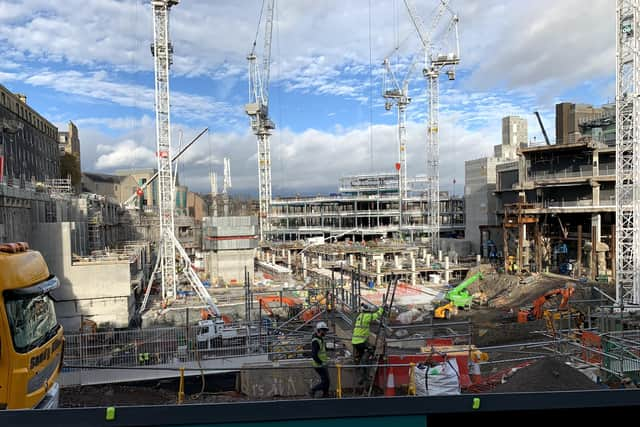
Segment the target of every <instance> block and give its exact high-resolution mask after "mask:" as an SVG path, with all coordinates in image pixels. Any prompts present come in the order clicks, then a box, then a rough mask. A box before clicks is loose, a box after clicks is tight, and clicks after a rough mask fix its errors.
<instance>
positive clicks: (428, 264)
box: [425, 254, 431, 268]
mask: <svg viewBox="0 0 640 427" xmlns="http://www.w3.org/2000/svg"><path fill="white" fill-rule="evenodd" d="M425 263H426V264H427V268H431V254H427V256H426V257H425Z"/></svg>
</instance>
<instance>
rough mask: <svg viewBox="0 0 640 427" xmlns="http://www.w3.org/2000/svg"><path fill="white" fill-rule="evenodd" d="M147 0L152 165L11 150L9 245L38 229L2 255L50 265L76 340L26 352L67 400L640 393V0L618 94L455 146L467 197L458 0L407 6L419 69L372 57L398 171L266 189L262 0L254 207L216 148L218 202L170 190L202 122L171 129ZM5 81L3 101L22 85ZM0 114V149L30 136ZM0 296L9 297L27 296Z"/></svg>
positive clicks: (620, 57)
mask: <svg viewBox="0 0 640 427" xmlns="http://www.w3.org/2000/svg"><path fill="white" fill-rule="evenodd" d="M149 3H150V4H149V5H148V8H147V9H146V12H145V13H147V14H148V15H149V16H150V17H151V16H152V18H153V44H152V45H151V53H152V55H153V61H154V71H155V73H154V75H155V104H154V105H155V121H156V123H155V124H156V160H157V166H156V167H155V168H153V169H144V168H140V169H131V170H122V171H117V172H115V173H114V174H98V173H83V174H82V180H81V181H80V182H77V183H75V184H74V183H73V182H72V179H71V178H69V179H52V178H47V177H35V176H34V177H33V178H32V179H31V181H29V180H28V179H26V175H25V174H22V175H19V174H16V173H13V172H12V171H13V168H14V167H15V168H18V167H19V165H17V164H16V166H13V165H11V164H10V158H9V157H10V155H11V151H10V149H9V148H4V151H3V154H4V155H5V156H6V157H7V162H6V165H7V169H6V171H7V176H6V177H4V175H2V174H0V175H1V176H0V178H4V179H1V180H0V184H1V185H0V241H5V242H27V243H24V244H23V243H15V244H14V243H12V244H8V245H3V246H0V253H6V254H9V253H20V252H21V251H22V252H24V251H25V250H27V249H29V248H30V249H32V250H35V251H38V252H39V253H40V254H41V255H42V257H43V259H44V261H45V262H46V264H47V266H48V271H49V272H50V275H51V277H53V276H56V277H57V279H56V281H57V282H58V286H57V287H54V288H51V289H53V290H51V291H50V294H51V301H52V302H51V306H52V307H53V306H55V314H56V318H57V323H56V324H57V325H59V326H60V329H59V331H62V330H63V332H62V333H63V337H64V345H63V346H62V348H61V349H60V350H58V347H59V345H58V344H56V343H54V344H53V345H52V346H51V347H50V348H49V347H47V349H46V351H40V352H39V355H38V356H32V358H31V359H30V360H31V361H30V364H31V369H33V367H34V366H36V367H37V366H38V363H41V362H42V361H44V360H45V359H47V358H49V357H51V358H50V359H49V360H50V362H49V361H47V362H46V363H43V364H42V365H41V366H42V368H37V370H38V372H36V374H35V376H34V377H33V378H34V379H38V381H40V378H44V377H43V375H45V374H46V375H47V377H46V378H54V377H53V376H51V377H50V375H54V374H53V372H54V371H56V369H57V370H58V371H57V372H58V373H57V377H56V378H55V382H56V383H57V384H59V386H60V394H59V403H58V407H60V408H91V407H101V408H102V407H106V408H107V418H106V419H107V421H109V420H110V418H109V417H110V416H111V415H109V414H110V412H109V411H113V412H112V414H115V411H116V409H115V408H120V407H127V406H147V405H152V406H153V405H155V406H167V405H187V404H196V403H200V404H219V403H248V402H253V403H256V404H258V403H257V402H267V401H271V400H277V401H286V400H294V401H301V400H304V401H307V400H311V399H318V398H319V395H318V394H316V393H315V391H316V390H318V391H319V390H320V389H318V388H317V387H321V386H322V384H324V379H323V378H324V377H322V375H323V374H321V373H320V371H321V370H322V369H326V371H327V372H328V384H329V385H328V386H327V387H328V390H323V396H322V397H324V398H326V399H329V400H330V401H333V400H334V399H335V401H339V400H340V399H347V398H353V399H355V398H358V399H360V398H365V399H369V398H374V397H378V398H381V399H383V398H392V397H395V398H399V397H400V396H406V397H408V398H415V399H417V398H419V397H432V396H447V397H451V398H452V399H454V398H455V397H454V396H459V395H462V396H474V400H473V405H474V407H473V409H478V408H476V407H475V405H476V400H475V399H478V400H477V405H478V407H479V405H480V403H479V402H480V400H479V396H485V395H486V394H487V393H532V392H545V393H551V392H558V391H563V392H565V391H566V392H572V391H576V392H577V391H580V392H583V391H584V392H587V391H594V392H595V391H598V392H605V391H608V392H611V393H614V391H613V390H614V389H615V390H619V389H637V388H638V387H639V386H640V314H639V313H640V311H639V310H640V275H639V274H637V272H638V271H640V226H639V225H638V221H639V220H640V203H639V200H638V198H639V197H640V191H637V190H638V185H640V184H638V182H640V169H638V167H637V165H638V164H640V161H639V159H638V156H636V155H635V154H636V151H638V150H636V148H637V147H636V144H635V140H636V139H638V135H640V118H638V115H637V114H636V111H638V110H640V93H638V91H639V90H640V89H639V88H640V81H638V76H640V73H638V72H637V71H639V70H640V63H637V62H638V61H639V59H638V58H640V57H639V56H638V40H639V38H638V37H639V34H640V33H638V34H637V33H636V30H637V31H640V12H639V11H640V2H638V1H637V0H619V1H617V2H616V3H617V19H618V21H617V23H616V29H617V30H616V31H617V39H616V40H617V46H616V49H617V64H616V67H617V68H616V79H617V80H616V84H617V92H616V94H617V95H616V99H615V102H613V103H610V104H605V105H604V106H602V107H601V108H597V107H592V106H587V105H583V104H574V103H569V102H563V103H559V104H557V105H556V108H555V113H556V116H555V118H556V123H555V126H556V132H555V135H556V140H555V141H551V140H550V138H549V137H548V135H547V131H546V129H545V127H544V123H543V120H542V119H541V115H540V114H539V113H538V112H536V113H535V115H536V117H537V121H538V125H539V128H540V130H541V132H542V133H543V134H544V138H545V141H543V142H542V143H532V142H531V141H530V140H529V139H528V136H527V135H528V134H527V121H526V119H523V118H521V117H517V116H505V117H504V118H503V119H502V123H501V125H502V141H501V143H500V144H498V145H496V146H495V147H494V152H493V153H492V154H489V153H487V154H489V155H488V156H487V157H483V158H480V159H461V160H460V161H461V162H462V161H463V160H464V166H465V191H464V195H463V196H459V195H455V193H454V192H453V191H444V190H443V189H442V187H443V186H442V185H441V183H440V175H441V170H440V160H439V156H440V152H441V151H442V150H445V149H446V148H445V147H444V146H443V147H442V148H441V147H440V145H441V144H440V135H439V127H440V126H441V124H440V123H439V120H440V118H439V115H440V114H439V108H440V106H439V102H440V101H439V97H440V91H441V90H444V89H441V88H440V86H441V85H442V86H443V87H444V86H446V85H447V83H448V82H451V81H453V80H455V79H456V70H457V68H458V67H459V65H460V63H461V61H462V60H463V58H461V53H460V52H461V51H460V40H459V36H458V25H459V18H458V15H457V14H456V13H455V11H454V10H453V9H452V7H453V6H452V5H451V4H450V2H449V1H448V0H440V1H439V2H435V3H434V4H435V5H436V6H435V9H434V11H433V15H432V16H424V17H423V16H421V15H420V14H419V13H418V11H417V10H416V8H415V6H414V5H413V2H412V1H410V0H404V1H403V2H401V9H402V13H403V15H402V19H407V20H408V21H409V22H410V24H411V26H412V29H413V32H414V34H412V37H417V40H418V42H419V44H420V46H421V49H422V51H421V55H417V57H418V58H417V59H414V60H413V62H414V63H412V64H403V65H397V66H396V65H394V64H392V61H391V59H389V58H387V59H385V61H384V63H383V64H382V67H383V70H382V73H383V75H384V82H383V88H382V102H383V103H384V107H385V108H386V110H387V111H392V110H393V112H394V114H397V152H396V153H393V157H394V163H395V164H394V165H393V166H394V168H393V170H387V171H380V172H371V173H352V172H351V171H347V173H345V174H344V175H343V176H340V177H338V179H337V181H338V189H337V192H336V193H330V194H326V195H322V194H318V195H315V196H301V195H296V196H286V195H285V196H277V197H274V196H272V176H271V174H272V170H271V169H272V160H271V147H270V138H271V136H272V134H273V133H274V132H275V128H276V123H274V121H273V120H272V118H271V116H270V109H269V84H270V67H271V64H270V57H271V50H272V48H271V43H272V37H273V26H274V20H276V13H275V10H276V5H275V3H276V0H264V1H263V2H262V6H261V11H260V20H259V23H258V28H257V30H256V38H255V40H253V43H252V44H250V46H252V48H251V50H250V52H249V54H248V55H247V57H246V58H247V60H248V63H249V87H250V90H249V93H250V99H249V100H248V102H247V103H246V105H245V106H244V112H245V113H246V115H247V116H248V118H249V123H250V129H251V132H252V133H253V134H254V135H255V137H256V140H257V167H258V168H257V175H258V189H257V190H258V191H257V196H258V197H257V199H256V200H251V199H246V200H245V199H242V198H240V197H234V195H233V194H232V193H231V189H232V183H231V179H232V176H231V166H230V161H229V159H228V158H226V157H225V158H224V161H223V165H224V173H223V189H222V191H218V187H219V185H218V177H217V175H216V174H215V173H211V174H210V176H209V177H208V180H209V181H210V185H211V191H210V193H209V194H207V195H199V194H197V193H193V192H191V191H190V190H189V188H188V187H187V186H186V185H185V184H181V183H180V181H178V179H177V177H178V167H179V166H178V164H179V163H180V162H181V156H182V155H183V153H185V152H188V150H189V149H190V147H191V146H192V145H194V144H195V143H197V141H198V140H199V139H200V138H201V137H202V136H203V135H205V134H206V133H207V132H209V129H204V130H202V131H201V132H200V133H199V134H197V135H196V136H195V137H194V138H192V139H191V140H190V142H189V143H187V144H183V143H182V140H181V142H180V148H178V149H176V145H175V144H174V142H172V135H173V132H172V128H171V122H170V106H171V102H170V90H169V81H170V70H171V66H172V64H173V51H174V45H173V44H172V42H171V35H172V34H173V33H174V32H175V31H177V29H176V30H175V31H172V33H171V34H170V33H169V27H170V25H169V21H170V16H171V12H172V11H173V10H174V8H178V7H180V6H181V4H180V2H179V1H178V0H152V1H150V2H149ZM423 20H424V21H426V22H428V24H429V25H426V24H425V22H423ZM460 25H464V23H462V24H460ZM437 29H439V31H436V30H437ZM443 29H444V30H443ZM436 37H437V38H438V39H437V40H435V39H436ZM176 44H177V43H176ZM443 46H446V49H450V50H442V49H443ZM175 48H176V49H178V48H179V47H178V46H177V45H176V46H175ZM423 60H424V63H423V62H422V61H423ZM404 68H406V69H404ZM414 69H416V70H418V71H421V74H422V75H423V76H424V79H425V82H426V89H425V90H423V92H424V93H422V95H424V96H425V97H426V104H427V105H426V106H427V109H426V111H427V115H426V129H427V132H426V138H425V140H424V141H411V142H410V143H411V144H416V145H418V144H420V145H421V146H422V145H424V149H426V167H421V169H420V171H419V173H416V174H415V176H411V175H409V174H408V173H407V169H408V168H407V164H408V160H407V152H408V150H407V144H409V141H408V136H407V118H406V116H407V110H408V109H410V108H414V107H416V105H414V104H416V103H424V99H422V98H419V97H418V95H419V94H418V93H416V94H414V95H413V96H414V97H415V98H416V100H415V101H414V102H413V103H412V98H411V96H409V95H410V94H409V89H408V86H409V85H408V82H409V80H410V78H411V77H410V76H412V75H413V73H414ZM400 71H403V73H402V74H405V73H406V76H402V77H401V76H400V74H401V73H400ZM445 77H446V78H445ZM0 89H2V91H3V92H2V99H3V103H4V99H5V93H6V94H7V96H8V97H9V98H10V99H13V98H12V97H13V96H14V95H13V94H11V92H9V90H8V89H6V88H4V86H0ZM416 92H418V90H416ZM24 103H25V104H26V100H25V101H24ZM8 105H9V107H7V108H6V112H5V109H4V108H5V106H4V105H0V106H1V107H2V108H3V110H2V113H3V115H2V116H0V118H2V120H3V122H2V123H3V141H4V140H5V133H6V135H7V136H6V138H7V140H8V141H9V140H11V141H13V140H15V139H16V138H18V136H19V134H20V132H22V127H20V131H15V130H14V131H12V130H11V129H12V128H11V126H13V125H12V123H13V122H11V120H14V121H16V120H18V121H19V118H20V117H22V116H21V115H20V113H18V112H16V111H13V109H12V108H13V107H12V105H13V103H12V102H9V103H8ZM420 107H421V106H420ZM27 110H28V111H31V110H30V107H28V108H27ZM5 113H6V114H5ZM5 116H6V118H5ZM28 116H29V117H31V114H29V115H28ZM33 117H34V120H36V122H35V123H36V127H37V126H40V127H42V125H41V124H40V125H38V124H37V123H38V120H39V119H38V117H39V116H36V115H35V113H34V116H33ZM25 123H26V122H25ZM47 123H48V122H47ZM47 123H45V125H47ZM21 126H22V125H21ZM25 126H29V125H28V124H25ZM16 129H17V128H16ZM70 129H72V128H71V127H70ZM74 132H75V133H77V129H75V125H74V129H73V130H72V131H71V132H70V133H71V134H73V133H74ZM76 137H77V135H76ZM12 138H13V139H12ZM181 138H182V137H181ZM4 146H5V147H10V143H7V144H5V145H4ZM78 155H79V154H78ZM2 159H3V158H2V157H0V160H2ZM2 164H3V163H2V162H1V161H0V171H2V170H3V169H2ZM16 170H17V169H16ZM52 173H54V172H52ZM334 182H335V181H334ZM454 185H455V181H454ZM0 261H2V259H0ZM3 265H4V264H3ZM7 265H8V264H7ZM7 268H8V267H7ZM25 268H26V267H25ZM30 268H31V267H30ZM7 271H8V270H7ZM3 277H4V276H3V273H0V285H2V286H5V285H3V282H2V280H3ZM16 277H17V276H16ZM48 280H52V279H48ZM7 289H10V291H9V290H8V291H5V294H6V296H5V298H8V299H7V301H10V297H11V295H14V294H15V295H22V296H20V298H24V295H27V291H26V290H24V291H22V294H21V293H20V292H19V291H20V290H11V289H13V288H7ZM28 289H31V288H28ZM39 292H40V293H41V294H42V293H44V294H45V295H46V292H49V291H48V290H47V291H46V292H45V291H42V290H40V291H39ZM11 298H13V297H11ZM16 298H17V297H16ZM7 304H10V303H9V302H7ZM7 307H9V305H7ZM7 310H9V309H8V308H7ZM0 314H1V313H0ZM14 315H15V314H14ZM7 316H8V319H11V316H9V314H7ZM363 319H366V321H365V320H363ZM2 321H3V323H6V324H8V325H10V327H11V328H13V327H14V326H13V323H12V322H14V321H13V320H9V321H8V322H7V321H5V319H4V317H2ZM363 322H364V323H363ZM25 324H26V323H25ZM363 325H365V326H363ZM3 328H4V326H3ZM363 328H364V329H365V330H366V332H365V335H366V336H365V337H364V338H363V339H362V340H357V339H356V338H357V337H359V335H358V334H359V333H361V332H358V331H361V330H362V329H363ZM59 333H60V332H59ZM0 337H2V339H6V338H7V337H5V336H4V335H2V334H0ZM363 341H364V342H363ZM11 342H12V341H11V340H10V339H9V340H8V343H11ZM13 342H14V343H15V342H18V341H17V339H16V338H14V341H13ZM56 342H57V341H56ZM318 342H321V344H318ZM4 343H5V342H3V347H4ZM44 345H45V344H43V346H44ZM47 345H48V344H47ZM318 345H319V346H320V347H318ZM34 349H35V350H37V348H35V347H33V348H32V349H31V350H30V351H35V350H34ZM56 351H60V353H59V355H57V356H55V357H54V356H53V355H54V354H55V352H56ZM18 353H19V352H18ZM36 353H37V352H36ZM320 353H322V354H320ZM5 354H6V353H5ZM3 357H4V356H3ZM7 357H8V356H7ZM39 357H42V358H43V359H42V360H38V361H35V362H34V360H36V358H39ZM319 358H320V359H319ZM323 358H324V359H323ZM5 360H6V359H3V358H0V366H2V365H3V363H4V361H5ZM25 363H26V362H25ZM25 369H26V368H25ZM0 374H2V372H0ZM319 375H320V377H319ZM0 379H2V375H0ZM320 380H321V382H320V385H318V384H319V381H320ZM31 383H32V382H31V380H30V381H29V384H31ZM44 384H45V388H46V389H47V390H48V389H49V380H48V379H47V380H45V383H44ZM0 385H1V384H0ZM314 386H315V387H314ZM29 387H31V385H29ZM0 388H2V387H0ZM629 392H630V393H633V391H632V390H629ZM1 398H2V394H0V400H1ZM483 399H484V397H483ZM634 399H635V398H634ZM318 400H320V399H318ZM324 401H327V400H324ZM634 402H635V403H632V404H633V405H637V402H638V400H634ZM0 403H2V402H0ZM336 405H339V403H336ZM516 406H517V405H516ZM525 406H526V405H525ZM328 407H329V406H327V408H328ZM4 408H9V409H26V407H25V408H19V407H18V408H12V407H11V403H9V404H4V406H0V409H4ZM109 408H111V409H109ZM336 408H338V406H336ZM1 412H3V411H0V413H1ZM69 413H70V412H69ZM276 418H277V417H276ZM276 418H274V420H275V419H276ZM0 419H1V417H0ZM111 419H113V418H111ZM243 419H244V418H242V419H240V418H239V420H243ZM283 419H284V418H283ZM16 420H18V418H16V419H15V420H14V421H16ZM234 421H235V420H234ZM9 422H10V423H11V420H9ZM167 422H168V421H167ZM10 425H12V424H10ZM123 425H124V424H123ZM127 425H128V424H127ZM132 425H133V424H132ZM141 425H142V424H141Z"/></svg>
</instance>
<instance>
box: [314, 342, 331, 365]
mask: <svg viewBox="0 0 640 427" xmlns="http://www.w3.org/2000/svg"><path fill="white" fill-rule="evenodd" d="M314 341H317V342H318V345H319V346H320V348H319V350H318V359H320V360H321V361H322V364H319V363H318V362H316V361H315V360H313V359H311V363H312V365H313V367H314V368H319V367H320V366H322V365H326V364H327V361H328V360H329V356H327V346H326V345H325V342H324V339H323V338H320V337H319V336H316V335H314V336H313V338H312V339H311V343H312V344H313V342H314Z"/></svg>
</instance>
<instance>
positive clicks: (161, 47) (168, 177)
mask: <svg viewBox="0 0 640 427" xmlns="http://www.w3.org/2000/svg"><path fill="white" fill-rule="evenodd" d="M151 4H152V6H153V47H152V53H153V57H154V62H153V63H154V69H155V89H156V90H155V97H156V145H157V150H156V157H157V159H158V199H159V202H158V207H159V216H160V258H161V262H160V272H161V273H160V275H161V281H162V298H163V299H170V298H174V297H175V296H176V286H177V278H176V261H175V251H174V247H173V240H172V239H171V237H170V236H171V235H173V230H174V228H173V227H174V211H173V210H174V207H175V204H174V200H173V199H174V191H173V188H174V187H173V170H172V167H171V122H170V102H169V66H170V65H171V62H172V61H171V55H172V52H173V48H172V46H171V43H170V42H169V10H170V9H171V7H172V6H174V5H176V4H178V1H176V0H153V1H152V2H151Z"/></svg>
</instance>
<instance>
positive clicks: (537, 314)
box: [518, 286, 575, 323]
mask: <svg viewBox="0 0 640 427" xmlns="http://www.w3.org/2000/svg"><path fill="white" fill-rule="evenodd" d="M574 292H575V287H573V286H567V287H566V288H557V289H552V290H550V291H549V292H546V293H545V294H543V295H541V296H539V297H538V298H536V299H535V300H534V301H533V306H532V307H531V309H528V308H521V309H520V311H518V323H527V322H529V321H532V320H540V319H542V318H544V317H545V312H546V311H548V310H544V304H545V303H546V302H547V301H549V300H550V299H551V298H554V297H556V296H558V295H561V296H562V300H561V301H560V304H559V305H558V310H560V311H564V310H566V309H567V305H568V304H569V298H571V296H572V295H573V293H574Z"/></svg>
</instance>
